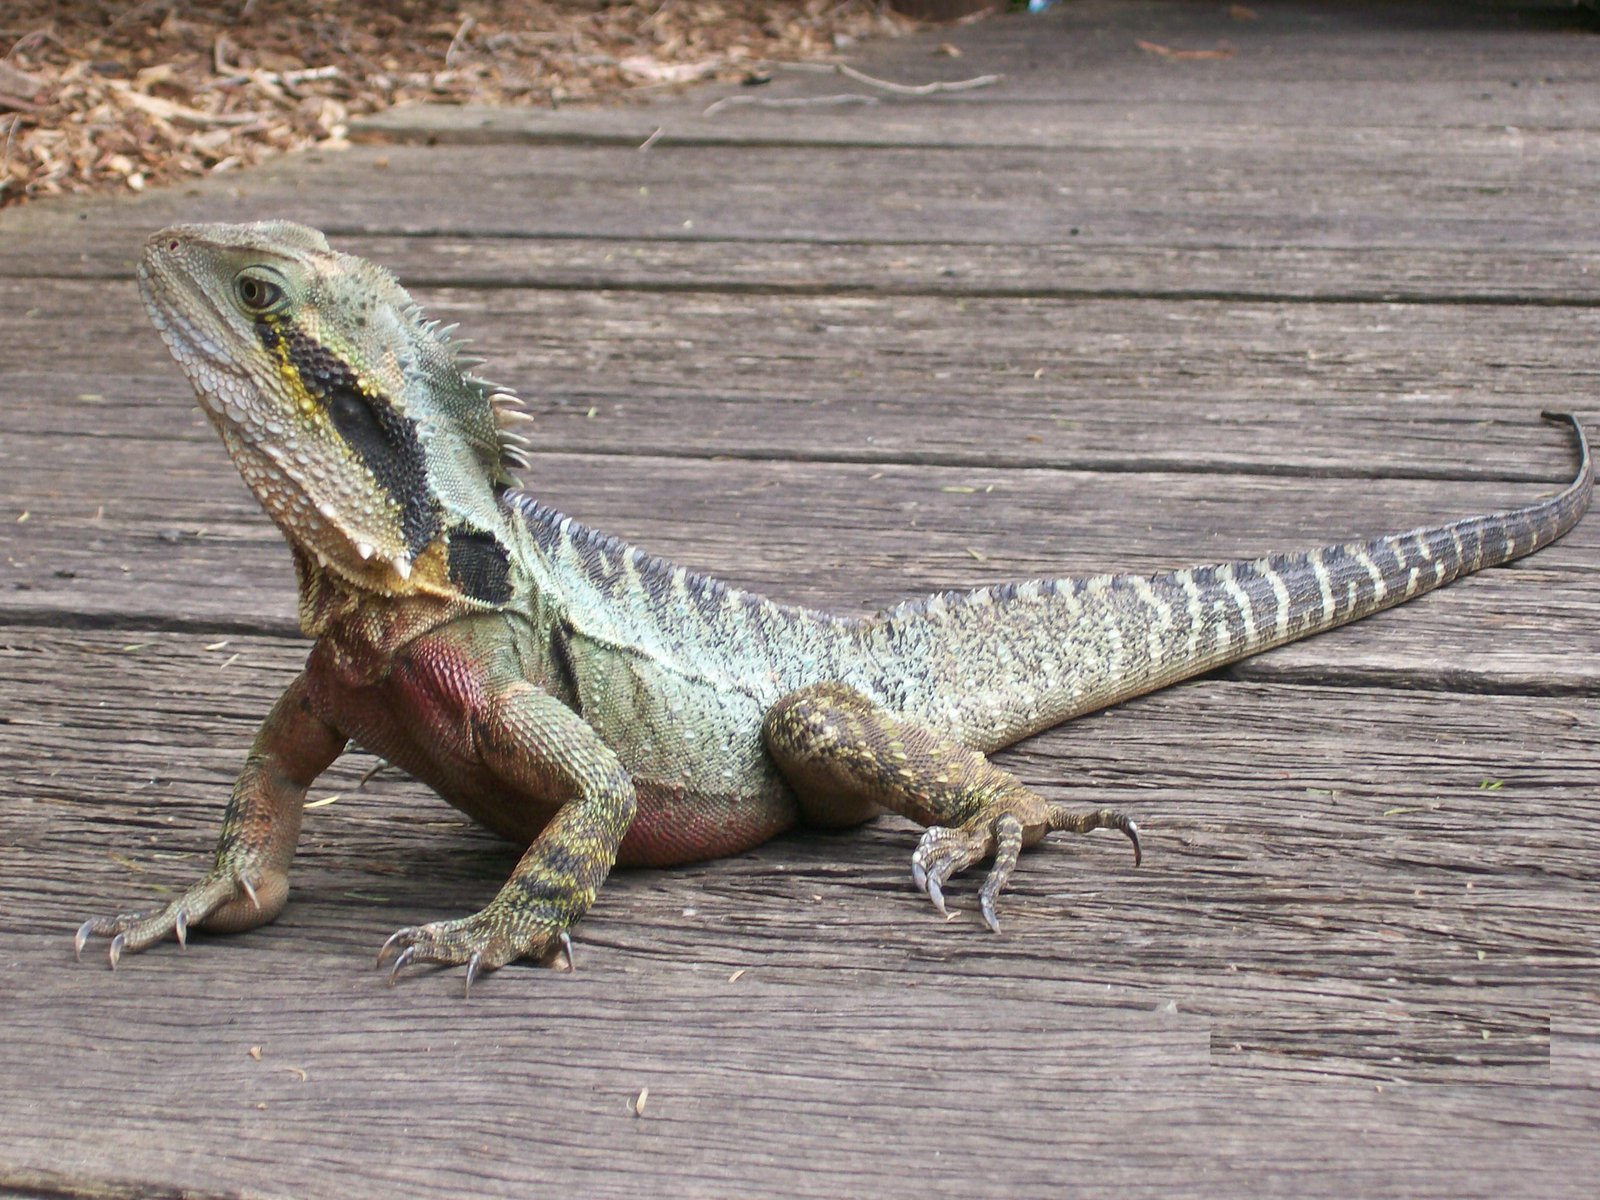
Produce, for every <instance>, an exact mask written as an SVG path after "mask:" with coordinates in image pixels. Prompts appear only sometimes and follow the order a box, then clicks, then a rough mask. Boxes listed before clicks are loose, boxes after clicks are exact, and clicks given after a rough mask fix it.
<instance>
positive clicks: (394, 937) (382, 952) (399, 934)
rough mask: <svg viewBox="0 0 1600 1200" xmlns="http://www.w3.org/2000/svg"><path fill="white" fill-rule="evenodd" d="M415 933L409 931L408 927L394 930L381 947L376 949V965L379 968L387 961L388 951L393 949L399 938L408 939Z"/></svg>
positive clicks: (412, 930)
mask: <svg viewBox="0 0 1600 1200" xmlns="http://www.w3.org/2000/svg"><path fill="white" fill-rule="evenodd" d="M415 932H416V930H414V929H411V928H409V927H408V928H406V929H396V930H395V931H394V932H393V933H391V934H390V935H389V940H388V941H386V942H384V944H383V945H381V946H379V947H378V963H377V965H378V966H380V967H381V966H383V964H384V963H386V962H388V961H389V951H391V950H393V949H394V944H395V943H396V942H398V941H399V940H400V939H401V938H404V937H410V936H411V935H412V934H413V933H415Z"/></svg>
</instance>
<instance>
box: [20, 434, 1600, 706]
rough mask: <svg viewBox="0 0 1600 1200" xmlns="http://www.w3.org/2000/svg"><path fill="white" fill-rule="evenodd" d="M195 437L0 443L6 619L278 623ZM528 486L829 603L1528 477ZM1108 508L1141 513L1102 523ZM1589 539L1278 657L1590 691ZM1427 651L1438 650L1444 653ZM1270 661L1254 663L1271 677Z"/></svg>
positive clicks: (1428, 502) (1476, 497)
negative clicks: (89, 476)
mask: <svg viewBox="0 0 1600 1200" xmlns="http://www.w3.org/2000/svg"><path fill="white" fill-rule="evenodd" d="M208 442H209V439H206V440H204V441H182V442H170V441H163V440H152V441H144V440H142V439H131V438H125V439H116V440H110V439H107V440H106V441H105V442H104V443H103V445H104V450H103V453H101V454H100V455H99V458H98V463H99V467H100V471H101V478H102V480H103V481H105V483H104V484H103V486H102V487H101V488H99V489H98V490H97V493H96V494H95V495H93V496H85V495H83V494H82V493H81V491H80V489H79V488H78V486H77V484H76V481H75V480H74V479H73V478H72V477H71V476H70V475H69V476H66V477H63V475H62V473H61V470H60V468H59V466H58V459H59V455H60V450H59V447H60V445H61V444H62V443H61V440H60V439H56V438H39V437H31V436H12V437H8V438H7V439H6V443H5V445H4V447H0V504H4V505H5V506H6V507H7V509H8V510H10V511H19V512H26V513H27V520H26V521H21V522H20V523H19V521H18V520H17V519H16V518H12V519H11V520H10V521H8V522H6V523H3V524H0V552H3V553H4V554H5V557H6V566H7V573H8V575H9V576H10V577H11V580H12V583H11V586H10V588H8V589H7V590H5V591H0V612H6V613H10V614H13V616H14V618H15V617H20V618H23V619H27V620H68V621H72V620H88V621H90V622H92V623H102V622H111V623H114V624H117V625H135V626H136V625H139V624H143V623H153V624H155V625H158V626H159V625H166V624H172V623H178V624H184V625H198V626H199V627H202V628H220V629H223V630H234V629H252V628H267V629H273V630H277V631H285V632H287V631H288V630H289V629H291V628H292V624H293V612H294V609H293V604H294V600H293V581H292V578H291V574H290V572H289V570H288V565H287V556H286V555H285V553H284V551H283V548H282V544H281V540H280V538H279V535H278V533H277V531H276V530H275V529H274V528H273V527H272V526H271V524H270V523H269V522H268V521H267V520H266V519H265V518H264V517H262V516H261V515H260V514H259V512H258V511H257V508H256V505H255V503H254V500H253V499H252V498H251V497H250V496H249V494H248V493H247V492H246V491H245V489H244V487H243V485H242V483H241V482H240V481H239V480H238V479H237V477H236V476H235V475H234V473H233V471H232V469H231V467H230V466H229V464H228V463H227V460H226V457H225V455H224V454H223V453H222V452H221V451H220V449H219V448H217V447H216V446H214V445H210V444H207V443H208ZM157 456H159V458H160V461H161V470H160V472H159V473H152V472H151V471H150V470H149V467H148V464H149V463H150V461H151V460H152V458H154V457H157ZM530 476H531V477H532V478H534V479H536V480H537V484H538V488H539V491H540V494H541V495H543V496H545V497H546V498H547V499H550V500H551V501H552V502H555V503H557V504H558V505H559V506H560V507H562V508H563V509H564V510H565V511H568V512H570V513H572V514H573V515H574V516H576V517H578V518H579V519H580V520H583V521H585V522H586V523H589V524H592V525H595V526H596V527H599V528H603V529H607V530H608V531H612V532H617V533H620V534H622V535H623V536H625V537H628V538H630V539H632V540H635V541H637V542H638V543H640V544H642V545H644V546H646V547H648V548H651V549H653V550H655V551H657V552H660V553H665V554H667V555H669V556H670V557H673V558H675V559H677V560H679V561H684V562H686V563H688V564H689V565H693V566H695V567H698V568H700V569H705V570H710V571H712V572H713V573H716V574H720V575H723V576H726V577H729V578H731V579H733V580H735V581H737V582H739V583H741V584H744V585H746V586H753V587H755V588H757V589H759V590H762V591H765V592H769V593H771V594H774V595H776V596H778V597H780V598H782V599H785V600H790V601H795V602H799V603H809V604H817V605H823V606H826V607H832V608H837V609H840V610H842V611H862V610H866V609H871V608H874V607H879V606H882V605H885V604H889V603H892V602H894V601H897V600H899V599H902V598H904V597H905V596H907V595H916V594H920V593H924V592H931V591H936V590H940V589H943V588H951V587H974V586H978V585H980V584H982V583H990V582H996V581H999V580H1004V579H1008V578H1030V577H1037V576H1040V575H1054V574H1072V573H1094V572H1098V571H1103V570H1132V571H1154V570H1159V569H1167V568H1171V567H1175V566H1181V565H1185V564H1189V563H1194V562H1199V561H1217V560H1223V559H1228V558H1234V557H1241V556H1251V555H1256V554H1261V553H1266V552H1268V551H1270V550H1273V549H1282V548H1287V547H1291V546H1299V545H1313V544H1319V543H1321V542H1325V541H1330V540H1338V539H1341V538H1344V537H1346V536H1348V535H1352V534H1355V533H1358V532H1379V531H1382V530H1384V529H1407V528H1412V527H1413V526H1415V525H1418V524H1421V523H1424V522H1427V521H1433V520H1439V519H1444V518H1448V517H1451V516H1456V515H1464V514H1466V513H1469V512H1483V511H1493V510H1495V509H1498V508H1501V507H1504V506H1505V505H1506V504H1507V503H1510V502H1513V501H1515V500H1516V499H1518V498H1524V499H1526V498H1531V497H1532V496H1533V495H1537V494H1539V492H1540V490H1541V489H1539V488H1537V487H1535V488H1530V487H1528V486H1527V485H1508V484H1504V483H1494V484H1485V483H1477V482H1456V483H1450V484H1442V483H1436V482H1431V481H1421V482H1419V481H1414V480H1404V479H1395V480H1385V481H1383V482H1382V484H1381V485H1375V484H1373V483H1372V482H1371V481H1367V480H1332V479H1295V478H1288V477H1285V478H1270V477H1251V476H1220V477H1219V476H1207V475H1192V474H1172V475H1163V474H1158V473H1139V474H1128V473H1120V472H1118V473H1104V474H1088V473H1081V472H1062V471H1051V470H1020V469H1013V470H987V471H978V470H974V469H969V468H939V467H927V466H901V465H894V464H886V465H881V466H858V465H836V464H812V463H773V462H767V463H761V462H746V461H739V460H734V461H723V462H709V461H706V460H698V459H683V458H646V457H643V456H632V457H626V458H624V457H615V456H595V455H564V454H554V453H552V454H541V455H539V456H537V461H536V463H535V466H534V468H533V471H532V472H530ZM112 481H116V487H115V490H111V484H112ZM1107 512H1113V513H1133V514H1143V516H1142V517H1136V518H1133V519H1130V520H1117V521H1112V520H1108V519H1107V518H1106V517H1105V516H1104V514H1105V513H1107ZM802 514H803V519H802ZM1597 541H1600V525H1596V524H1595V523H1594V522H1586V523H1584V524H1582V525H1580V526H1579V527H1578V529H1577V530H1575V531H1574V532H1573V533H1572V534H1571V535H1569V537H1568V538H1567V539H1565V540H1564V541H1563V542H1562V543H1560V544H1558V545H1556V546H1554V547H1551V548H1550V549H1548V550H1546V551H1544V552H1542V553H1541V554H1539V555H1537V556H1536V557H1534V558H1532V559H1529V560H1526V561H1524V562H1522V563H1518V564H1513V565H1512V566H1511V567H1509V568H1507V569H1505V570H1501V571H1495V572H1490V573H1488V574H1486V575H1484V576H1482V577H1480V578H1478V579H1474V580H1471V581H1468V582H1467V583H1465V584H1463V585H1458V586H1456V587H1454V588H1451V589H1447V590H1446V591H1445V592H1444V593H1443V594H1441V595H1440V596H1437V597H1432V598H1430V599H1429V600H1428V601H1426V602H1425V604H1422V605H1412V606H1409V607H1407V608H1405V609H1404V610H1402V611H1400V612H1397V613H1393V614H1388V615H1387V616H1385V617H1382V618H1378V620H1379V621H1381V622H1382V633H1381V634H1380V633H1378V632H1376V631H1363V636H1362V637H1360V638H1358V639H1357V640H1355V641H1350V640H1348V638H1349V635H1348V634H1347V633H1341V634H1340V635H1338V636H1337V637H1335V638H1324V639H1322V640H1319V641H1317V642H1316V643H1314V645H1313V646H1312V647H1307V648H1306V649H1304V650H1303V651H1301V652H1297V653H1296V654H1294V655H1293V656H1292V657H1288V658H1283V659H1281V660H1279V661H1280V662H1281V663H1282V664H1283V666H1282V669H1286V670H1293V671H1295V672H1297V673H1298V674H1301V675H1303V674H1304V673H1305V672H1307V671H1308V670H1309V671H1319V670H1320V671H1326V672H1330V673H1331V674H1332V675H1333V676H1334V677H1336V678H1351V679H1354V678H1360V677H1363V676H1365V677H1380V678H1391V677H1393V676H1395V675H1397V674H1398V675H1407V674H1410V675H1412V676H1414V678H1415V681H1416V682H1417V683H1419V684H1423V685H1430V684H1431V685H1440V684H1450V685H1451V686H1459V685H1462V684H1463V683H1465V682H1466V681H1468V680H1476V681H1477V683H1475V684H1473V686H1486V687H1494V686H1499V687H1512V688H1519V689H1520V688H1528V687H1534V686H1539V685H1541V684H1542V685H1544V686H1548V687H1551V688H1557V689H1561V690H1572V689H1579V690H1582V689H1587V688H1591V687H1594V686H1595V685H1596V680H1597V678H1600V676H1597V672H1600V642H1597V641H1596V640H1595V639H1596V638H1600V619H1597V609H1600V578H1597V576H1596V575H1595V573H1594V572H1593V571H1592V570H1591V569H1589V565H1590V564H1592V563H1593V561H1594V560H1595V556H1596V545H1597ZM1591 643H1593V644H1592V645H1591ZM1345 646H1349V647H1350V657H1346V655H1345V652H1344V649H1343V647H1345ZM1441 646H1450V647H1452V654H1451V655H1450V656H1449V657H1447V658H1443V659H1441V657H1440V651H1439V648H1440V647H1441ZM1270 661H1271V660H1262V662H1261V663H1258V664H1257V665H1256V666H1254V667H1252V670H1255V671H1263V670H1265V671H1269V672H1270V671H1271V670H1274V669H1277V668H1274V667H1273V666H1270V665H1267V664H1268V663H1269V662H1270ZM1458 673H1459V674H1458ZM1496 680H1498V683H1495V682H1494V681H1496ZM1452 681H1453V682H1452Z"/></svg>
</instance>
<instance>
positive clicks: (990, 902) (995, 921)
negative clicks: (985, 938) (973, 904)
mask: <svg viewBox="0 0 1600 1200" xmlns="http://www.w3.org/2000/svg"><path fill="white" fill-rule="evenodd" d="M978 907H979V908H980V909H982V910H983V923H984V924H985V925H987V926H988V927H989V928H990V929H991V930H993V931H994V932H995V933H999V932H1000V919H999V918H998V917H996V916H995V915H994V897H993V896H991V895H990V894H989V893H988V892H984V893H983V894H982V895H980V896H979V897H978Z"/></svg>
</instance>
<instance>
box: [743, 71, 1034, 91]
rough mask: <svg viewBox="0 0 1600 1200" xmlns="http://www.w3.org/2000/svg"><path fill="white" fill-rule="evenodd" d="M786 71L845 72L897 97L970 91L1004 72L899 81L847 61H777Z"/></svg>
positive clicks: (990, 83)
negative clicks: (919, 81) (871, 72)
mask: <svg viewBox="0 0 1600 1200" xmlns="http://www.w3.org/2000/svg"><path fill="white" fill-rule="evenodd" d="M773 65H774V66H776V67H778V68H780V69H781V70H785V71H804V72H805V73H806V74H808V75H843V76H844V77H845V78H846V79H854V80H856V81H857V82H858V83H864V84H867V85H868V86H869V87H875V88H881V89H882V90H884V91H886V92H891V93H893V94H894V95H896V96H931V95H933V94H934V93H935V92H970V91H972V90H974V89H975V88H986V87H993V86H994V85H995V84H997V83H999V82H1000V81H1001V80H1002V79H1004V78H1005V76H1004V75H975V76H973V77H972V78H971V79H948V80H947V79H939V80H935V81H934V82H932V83H917V84H911V83H895V82H894V81H893V80H891V79H879V78H877V77H876V76H875V75H868V74H867V73H866V72H865V71H858V70H856V69H855V68H854V67H852V66H850V65H849V64H847V63H774V64H773Z"/></svg>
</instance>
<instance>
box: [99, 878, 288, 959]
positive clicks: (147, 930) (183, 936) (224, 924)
mask: <svg viewBox="0 0 1600 1200" xmlns="http://www.w3.org/2000/svg"><path fill="white" fill-rule="evenodd" d="M288 895H289V877H288V876H287V875H285V874H283V873H282V872H261V873H256V874H252V873H249V872H244V871H234V870H216V871H212V872H211V874H209V875H207V876H206V877H205V878H204V879H202V880H201V881H200V882H199V883H196V884H195V885H194V886H192V887H191V888H189V890H188V891H186V892H184V894H183V895H182V896H179V897H178V898H177V899H176V900H174V901H173V902H172V903H171V904H168V905H167V906H166V907H165V908H160V909H156V910H154V911H152V912H144V913H125V914H123V915H121V916H115V917H90V918H89V919H88V920H87V921H85V922H84V923H83V924H82V925H80V926H78V932H77V935H76V936H75V937H74V938H73V939H72V945H73V951H74V953H75V954H76V955H77V956H78V957H79V958H82V957H83V948H84V946H85V945H87V944H88V942H89V939H90V938H91V937H108V938H110V939H111V947H110V950H109V951H108V957H109V958H110V960H111V967H112V969H113V970H115V969H116V966H117V962H118V960H120V959H121V958H122V956H123V954H124V953H129V952H135V951H139V950H143V949H145V948H147V947H149V946H153V945H155V944H156V943H157V942H159V941H162V940H164V939H165V938H166V937H167V936H168V935H169V934H170V935H172V936H174V937H176V938H177V939H178V941H179V943H181V944H184V945H187V944H188V940H189V930H190V928H191V927H192V928H197V929H206V930H210V931H212V932H217V933H237V932H239V931H241V930H245V929H253V928H255V927H256V926H257V925H264V924H266V923H267V922H268V921H270V920H272V918H273V917H275V916H277V915H278V913H279V912H280V911H281V910H282V909H283V905H284V901H285V900H286V899H287V898H288Z"/></svg>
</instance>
